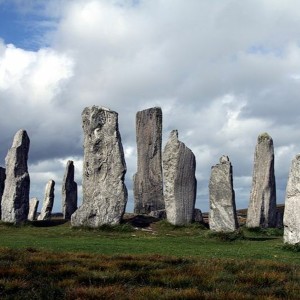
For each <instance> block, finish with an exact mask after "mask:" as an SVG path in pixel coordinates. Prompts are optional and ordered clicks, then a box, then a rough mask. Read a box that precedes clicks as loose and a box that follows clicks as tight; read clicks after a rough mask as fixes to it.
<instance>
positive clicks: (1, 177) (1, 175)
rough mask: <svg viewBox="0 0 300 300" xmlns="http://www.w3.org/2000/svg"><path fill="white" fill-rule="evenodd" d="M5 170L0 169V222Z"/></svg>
mask: <svg viewBox="0 0 300 300" xmlns="http://www.w3.org/2000/svg"><path fill="white" fill-rule="evenodd" d="M5 177H6V175H5V168H2V167H0V220H1V201H2V195H3V191H4V186H5Z"/></svg>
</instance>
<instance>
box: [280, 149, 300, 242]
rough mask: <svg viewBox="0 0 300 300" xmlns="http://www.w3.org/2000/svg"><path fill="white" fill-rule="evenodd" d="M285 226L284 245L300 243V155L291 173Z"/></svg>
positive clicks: (293, 162)
mask: <svg viewBox="0 0 300 300" xmlns="http://www.w3.org/2000/svg"><path fill="white" fill-rule="evenodd" d="M283 225H284V235H283V241H284V243H287V244H292V245H294V244H298V243H300V154H298V155H296V157H295V158H294V159H293V161H292V166H291V169H290V173H289V178H288V182H287V187H286V196H285V208H284V217H283Z"/></svg>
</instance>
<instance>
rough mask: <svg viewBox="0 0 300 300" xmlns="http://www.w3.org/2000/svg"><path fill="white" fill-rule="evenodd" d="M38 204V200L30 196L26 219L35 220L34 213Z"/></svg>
mask: <svg viewBox="0 0 300 300" xmlns="http://www.w3.org/2000/svg"><path fill="white" fill-rule="evenodd" d="M38 206H39V200H38V199H37V198H31V199H30V201H29V213H28V220H29V221H34V220H36V213H37V209H38Z"/></svg>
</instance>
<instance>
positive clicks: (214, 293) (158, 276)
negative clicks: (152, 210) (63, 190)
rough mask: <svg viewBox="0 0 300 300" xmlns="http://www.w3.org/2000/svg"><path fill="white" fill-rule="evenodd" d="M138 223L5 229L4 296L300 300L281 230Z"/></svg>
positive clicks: (0, 274)
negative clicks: (232, 231)
mask: <svg viewBox="0 0 300 300" xmlns="http://www.w3.org/2000/svg"><path fill="white" fill-rule="evenodd" d="M135 225H136V224H135V223H134V222H131V223H127V224H122V225H120V226H117V227H107V226H106V227H103V228H101V229H97V230H89V229H84V228H81V229H72V228H70V224H69V223H63V222H61V221H59V220H57V221H52V222H50V223H47V222H45V223H42V222H36V223H32V224H31V225H26V226H22V227H15V226H8V225H5V224H0V298H1V299H300V286H299V282H300V252H297V251H296V250H299V249H298V248H295V249H294V250H295V251H292V250H293V249H285V248H284V247H283V243H282V231H281V230H278V229H276V230H275V229H270V230H259V229H255V230H247V229H243V230H241V232H239V233H238V234H212V233H211V232H210V231H209V230H207V229H205V228H204V227H203V226H202V225H196V224H194V225H191V226H187V227H175V226H172V225H170V224H168V223H166V222H163V221H160V222H157V223H155V222H154V223H149V224H146V225H145V228H143V226H140V227H139V228H138V229H135V228H134V227H135Z"/></svg>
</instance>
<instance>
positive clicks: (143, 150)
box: [133, 107, 165, 214]
mask: <svg viewBox="0 0 300 300" xmlns="http://www.w3.org/2000/svg"><path fill="white" fill-rule="evenodd" d="M136 142H137V173H136V174H135V175H134V177H133V184H134V187H133V190H134V213H136V214H149V213H150V212H151V211H156V210H161V209H164V208H165V204H164V200H163V180H162V160H161V157H162V155H161V143H162V111H161V108H160V107H154V108H149V109H146V110H142V111H139V112H137V114H136Z"/></svg>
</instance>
